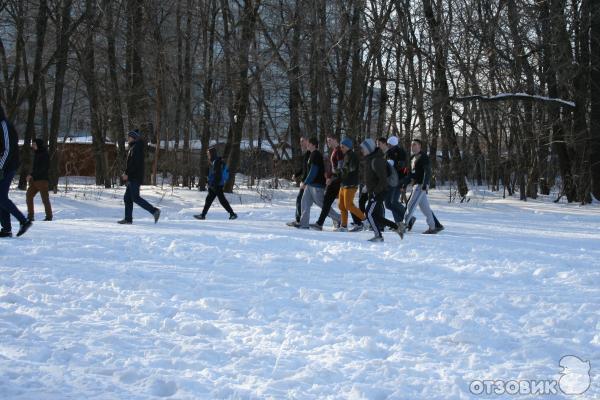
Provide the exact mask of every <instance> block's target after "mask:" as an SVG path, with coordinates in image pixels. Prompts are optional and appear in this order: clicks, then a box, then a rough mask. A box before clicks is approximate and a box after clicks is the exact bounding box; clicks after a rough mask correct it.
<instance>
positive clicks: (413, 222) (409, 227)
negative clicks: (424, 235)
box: [406, 217, 417, 232]
mask: <svg viewBox="0 0 600 400" xmlns="http://www.w3.org/2000/svg"><path fill="white" fill-rule="evenodd" d="M416 220H417V217H410V219H409V220H408V225H407V227H406V228H407V230H408V231H409V232H410V231H412V227H413V225H414V224H415V221H416Z"/></svg>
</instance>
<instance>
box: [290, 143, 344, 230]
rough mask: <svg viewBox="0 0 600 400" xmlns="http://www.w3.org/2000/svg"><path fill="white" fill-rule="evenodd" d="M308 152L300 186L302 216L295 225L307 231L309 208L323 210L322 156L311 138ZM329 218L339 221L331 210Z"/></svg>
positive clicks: (323, 169) (323, 178)
mask: <svg viewBox="0 0 600 400" xmlns="http://www.w3.org/2000/svg"><path fill="white" fill-rule="evenodd" d="M307 148H308V150H309V151H310V159H309V161H308V174H307V176H306V179H305V180H304V182H302V184H301V185H300V187H301V188H304V193H303V195H302V215H301V216H300V222H299V223H298V224H296V225H295V227H296V228H299V229H309V222H310V208H311V207H312V205H313V204H316V205H317V206H319V207H320V208H323V198H324V192H325V163H324V161H323V155H322V154H321V152H320V151H319V140H318V139H317V138H316V137H312V138H310V139H309V140H308V145H307ZM329 217H330V218H331V219H333V220H337V221H339V218H340V217H339V214H338V213H336V212H335V211H333V210H329Z"/></svg>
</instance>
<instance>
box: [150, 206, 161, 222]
mask: <svg viewBox="0 0 600 400" xmlns="http://www.w3.org/2000/svg"><path fill="white" fill-rule="evenodd" d="M152 215H153V216H154V223H157V222H158V219H159V218H160V210H159V209H158V208H157V209H156V210H154V212H153V213H152Z"/></svg>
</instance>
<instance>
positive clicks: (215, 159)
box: [194, 147, 237, 220]
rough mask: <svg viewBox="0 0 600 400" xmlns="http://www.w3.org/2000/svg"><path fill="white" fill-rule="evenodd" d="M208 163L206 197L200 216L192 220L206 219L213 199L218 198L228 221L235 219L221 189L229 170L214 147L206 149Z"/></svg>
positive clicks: (235, 215)
mask: <svg viewBox="0 0 600 400" xmlns="http://www.w3.org/2000/svg"><path fill="white" fill-rule="evenodd" d="M208 162H209V164H210V169H209V171H208V195H207V196H206V199H205V201H204V208H203V209H202V214H196V215H194V218H196V219H199V220H204V219H206V214H207V213H208V210H209V209H210V206H211V205H212V203H213V201H215V198H218V199H219V203H221V205H222V206H223V208H224V209H225V211H227V212H228V213H229V219H236V218H237V214H236V213H234V212H233V209H232V208H231V205H230V204H229V201H227V197H225V193H224V192H223V187H224V186H225V184H226V183H227V180H228V179H229V169H228V168H227V165H226V164H225V163H224V162H223V159H222V158H221V157H220V156H219V154H218V152H217V148H216V147H211V148H210V149H208Z"/></svg>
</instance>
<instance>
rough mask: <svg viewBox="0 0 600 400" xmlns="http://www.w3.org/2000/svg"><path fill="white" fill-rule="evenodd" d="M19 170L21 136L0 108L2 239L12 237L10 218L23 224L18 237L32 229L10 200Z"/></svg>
mask: <svg viewBox="0 0 600 400" xmlns="http://www.w3.org/2000/svg"><path fill="white" fill-rule="evenodd" d="M18 168H19V136H18V135H17V131H16V130H15V128H14V127H13V125H12V124H11V123H10V122H9V121H8V119H7V118H6V115H5V114H4V109H3V108H2V106H0V223H1V225H2V229H1V230H0V238H9V237H12V225H11V222H10V216H11V215H12V216H13V217H15V218H16V219H17V220H18V221H19V223H20V224H21V226H20V228H19V232H18V233H17V236H21V235H23V234H24V233H25V232H27V230H28V229H29V228H30V227H31V225H32V222H31V221H29V220H28V219H27V218H25V216H24V215H23V213H22V212H21V211H19V209H18V208H17V206H15V204H14V203H13V202H12V201H11V200H10V199H9V198H8V192H9V191H10V184H11V183H12V180H13V178H14V177H15V174H16V173H17V169H18Z"/></svg>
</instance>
